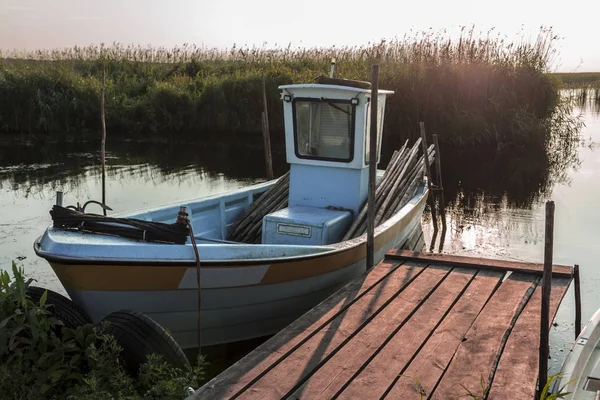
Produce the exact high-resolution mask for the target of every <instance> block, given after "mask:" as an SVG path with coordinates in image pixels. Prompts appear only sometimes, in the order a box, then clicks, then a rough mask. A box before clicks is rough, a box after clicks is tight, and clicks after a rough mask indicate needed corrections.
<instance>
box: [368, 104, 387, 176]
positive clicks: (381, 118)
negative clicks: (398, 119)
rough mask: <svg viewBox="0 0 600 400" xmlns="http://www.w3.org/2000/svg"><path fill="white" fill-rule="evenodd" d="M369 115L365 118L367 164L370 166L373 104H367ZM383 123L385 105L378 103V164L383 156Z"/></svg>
mask: <svg viewBox="0 0 600 400" xmlns="http://www.w3.org/2000/svg"><path fill="white" fill-rule="evenodd" d="M365 108H366V110H367V115H366V118H365V121H366V125H365V164H366V165H369V157H370V155H369V149H370V146H371V139H370V138H371V102H368V103H367V107H365ZM382 122H383V105H382V104H381V103H380V102H378V103H377V162H379V155H380V154H381V151H380V149H381V133H382V131H383V129H382V128H381V125H382Z"/></svg>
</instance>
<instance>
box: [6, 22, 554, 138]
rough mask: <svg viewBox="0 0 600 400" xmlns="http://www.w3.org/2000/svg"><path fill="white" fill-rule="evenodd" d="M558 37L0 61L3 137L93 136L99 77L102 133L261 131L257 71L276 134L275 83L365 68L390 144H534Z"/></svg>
mask: <svg viewBox="0 0 600 400" xmlns="http://www.w3.org/2000/svg"><path fill="white" fill-rule="evenodd" d="M556 39H557V37H556V36H555V35H554V34H553V33H552V31H551V30H548V29H544V28H543V29H541V30H540V32H539V35H538V37H537V39H536V40H535V41H533V42H527V41H523V40H521V41H516V42H509V41H507V40H506V39H504V38H503V37H502V36H501V35H499V34H496V33H494V31H489V32H476V31H475V29H474V28H473V27H471V28H464V29H463V31H462V32H461V35H460V36H459V37H458V38H451V37H450V36H449V35H447V34H446V33H445V32H434V31H426V32H420V33H416V34H414V35H412V36H404V37H402V38H396V39H392V40H389V41H381V42H379V43H370V44H368V45H365V46H346V47H329V48H322V47H313V48H300V47H296V48H293V47H291V46H288V47H275V48H268V47H266V46H264V47H238V46H233V47H232V48H229V49H217V48H207V47H199V46H196V45H193V44H184V45H183V46H180V47H174V48H171V49H167V48H164V47H158V48H155V47H142V46H134V45H128V46H126V45H122V44H119V43H115V44H113V45H110V46H105V45H92V46H88V47H74V48H70V49H53V50H38V51H32V52H1V53H0V131H4V132H25V133H60V132H79V131H85V130H94V131H97V130H98V129H99V122H98V118H97V114H98V111H97V110H98V109H99V103H100V101H99V93H100V76H101V71H102V68H104V67H106V68H107V71H108V75H107V81H106V90H107V106H106V107H107V108H106V122H107V129H108V130H110V131H111V132H120V133H121V134H128V135H132V134H143V133H148V132H172V133H181V134H183V133H195V134H206V133H208V132H217V131H228V132H240V131H255V132H260V124H261V121H260V115H261V111H262V109H261V102H260V101H259V100H260V98H261V74H262V73H264V74H265V77H266V79H267V96H268V103H269V104H270V105H272V106H271V110H269V117H270V120H269V125H270V127H271V128H272V129H273V130H275V131H279V132H281V130H282V128H283V122H282V107H281V106H278V104H279V102H280V100H279V98H280V96H279V90H278V89H277V87H278V85H281V84H287V83H300V82H307V81H309V82H310V81H312V80H313V79H314V78H315V77H316V76H319V75H323V74H327V72H328V67H329V63H330V60H331V58H332V57H335V58H336V61H337V63H336V68H337V69H336V75H337V76H340V77H344V78H352V79H362V80H368V77H369V71H370V65H371V63H372V62H373V61H374V60H379V62H380V64H381V71H382V73H381V77H380V85H381V87H382V88H385V89H391V90H394V91H395V94H394V95H393V96H392V97H390V99H389V101H388V107H387V114H386V120H385V124H386V127H385V129H386V130H387V132H388V134H387V136H386V141H387V143H388V144H394V143H396V142H400V141H401V140H403V139H405V138H410V137H413V138H414V137H417V134H418V132H417V127H418V123H419V122H420V121H424V122H425V123H426V125H427V130H428V133H430V134H433V133H437V134H438V135H439V136H440V139H442V140H443V141H447V142H453V143H459V144H469V145H483V144H487V145H492V146H501V147H502V146H510V145H530V144H535V145H541V146H544V143H545V142H546V140H547V136H548V135H549V131H548V129H547V121H549V120H550V119H551V118H552V115H553V114H554V113H555V112H556V111H557V110H558V105H559V103H560V96H559V94H558V88H559V85H558V83H557V79H555V78H553V77H552V76H549V75H548V74H546V72H547V71H548V69H549V66H550V65H551V64H552V62H553V58H554V56H555V48H554V42H555V41H556Z"/></svg>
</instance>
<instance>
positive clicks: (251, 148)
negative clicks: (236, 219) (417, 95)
mask: <svg viewBox="0 0 600 400" xmlns="http://www.w3.org/2000/svg"><path fill="white" fill-rule="evenodd" d="M581 113H582V118H583V119H584V121H585V127H584V128H583V129H582V137H583V139H584V140H585V142H584V144H583V145H582V146H580V147H579V148H578V149H576V150H575V152H574V154H575V156H576V157H572V156H573V154H571V155H570V156H569V157H568V158H569V160H570V161H569V162H567V163H562V164H560V165H559V166H558V167H557V166H556V165H555V164H556V163H554V162H553V161H552V160H546V159H544V160H541V161H540V160H539V159H533V158H531V157H530V156H529V155H528V154H513V153H509V154H508V155H505V156H503V157H498V156H497V155H493V154H492V155H490V154H485V153H482V154H475V155H473V154H470V155H468V156H465V155H464V154H460V152H459V151H458V150H452V149H445V148H444V145H443V143H442V156H443V164H444V165H443V168H444V172H443V174H444V186H445V189H446V190H445V192H446V196H447V198H446V200H447V202H448V203H449V205H448V212H447V221H448V231H447V233H446V236H445V237H444V238H443V242H440V237H439V235H438V237H436V241H435V242H434V246H433V249H434V251H439V246H440V243H442V244H443V252H446V253H450V254H466V255H473V256H481V257H492V258H503V259H510V260H519V261H536V262H541V260H542V259H543V242H544V215H545V213H544V204H545V201H546V200H547V199H552V200H554V201H555V203H556V215H555V242H554V260H555V262H556V263H561V264H568V265H572V264H575V263H577V264H579V265H580V266H581V277H582V296H583V315H582V318H583V321H587V320H588V319H589V318H590V317H591V316H592V314H593V313H594V312H595V311H596V309H597V308H599V307H600V290H599V288H600V268H599V265H598V262H597V260H598V255H600V207H598V206H597V202H598V199H600V151H598V146H600V114H598V112H597V110H591V109H585V110H581ZM214 142H215V143H216V142H220V141H218V140H215V141H214ZM97 149H98V143H96V142H79V143H64V142H62V143H45V144H43V145H40V144H23V143H20V144H9V143H4V144H0V268H2V269H10V264H11V261H12V260H20V261H19V263H20V264H21V265H23V266H24V268H25V270H26V273H28V274H29V275H30V276H31V277H33V278H36V279H37V280H38V284H40V285H42V286H45V287H48V288H51V289H54V290H57V291H59V292H62V293H65V292H64V289H63V288H62V286H61V284H60V282H59V281H58V280H57V279H56V277H55V275H54V273H53V272H52V270H51V268H50V267H49V266H48V264H47V262H46V261H45V260H41V259H38V258H37V257H36V255H35V253H34V252H33V248H32V246H33V242H34V240H35V239H36V238H37V237H38V236H39V235H41V234H42V233H43V231H44V229H45V228H46V227H47V226H48V225H49V224H50V223H51V219H50V215H49V213H48V211H49V210H50V208H51V207H52V204H53V203H54V201H55V193H56V191H57V190H62V191H64V193H65V195H64V202H65V203H66V204H74V203H76V202H77V201H80V202H85V201H87V200H89V199H96V200H99V199H100V197H101V180H100V174H99V173H100V169H99V167H98V165H99V160H98V151H97ZM262 151H263V150H262V148H261V147H260V146H259V145H257V144H256V143H255V144H252V145H250V144H247V145H240V144H236V145H222V146H215V145H213V144H210V143H209V144H206V143H204V144H203V145H202V146H200V145H198V144H194V143H187V144H167V143H157V142H155V141H154V142H152V141H148V142H144V143H139V142H137V141H136V142H133V141H130V142H127V141H120V142H116V143H113V142H111V141H110V135H109V142H108V144H107V152H108V153H107V157H108V158H107V163H108V177H107V204H108V205H109V206H110V207H112V208H113V210H114V212H121V211H127V210H135V209H138V208H145V207H154V206H159V205H162V204H166V203H171V202H176V201H181V200H185V199H192V198H196V197H200V196H205V195H208V194H212V193H218V192H222V191H226V190H232V189H236V188H239V187H242V186H245V185H249V184H252V183H255V182H260V181H263V180H264V178H263V159H262V157H263V153H262ZM561 151H562V150H561ZM565 151H567V150H565ZM572 153H573V152H572ZM274 157H275V159H274V164H275V172H276V175H279V174H282V173H283V172H285V170H286V168H287V166H286V164H285V159H284V155H283V153H282V152H276V153H275V155H274ZM386 157H388V158H389V154H388V155H384V160H385V159H386ZM571 158H572V160H571ZM90 207H94V206H93V205H91V206H90ZM88 211H91V212H99V211H100V210H99V209H93V208H89V209H88ZM423 230H424V233H425V241H426V242H427V243H426V247H427V248H429V247H430V246H431V242H432V236H433V234H432V227H431V221H430V218H429V215H428V214H425V215H424V217H423ZM573 310H574V301H573V293H572V290H569V292H568V293H567V295H566V297H565V300H564V302H563V305H562V306H561V308H560V310H559V313H558V315H557V317H556V322H557V323H558V325H557V326H555V327H554V328H553V330H552V334H551V335H552V336H551V343H552V361H553V368H554V369H556V368H557V366H558V365H559V363H560V362H562V360H563V358H564V354H565V353H566V351H567V350H568V348H569V346H570V345H571V343H572V341H573V326H574V324H573V322H574V321H573V320H574V312H573Z"/></svg>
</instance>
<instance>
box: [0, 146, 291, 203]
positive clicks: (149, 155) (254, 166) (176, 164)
mask: <svg viewBox="0 0 600 400" xmlns="http://www.w3.org/2000/svg"><path fill="white" fill-rule="evenodd" d="M106 157H107V161H106V162H107V177H108V178H107V179H108V180H115V181H120V182H127V181H143V182H146V183H147V184H151V185H163V184H165V183H167V182H168V183H169V184H170V185H177V184H183V183H186V184H194V183H199V182H200V181H205V180H206V179H216V178H218V177H226V178H227V179H239V180H255V179H260V178H262V177H263V175H264V166H263V164H262V163H261V162H262V157H263V150H262V148H260V147H259V146H257V145H256V144H252V143H250V144H247V145H239V144H235V143H225V144H223V143H221V144H220V145H218V146H206V145H198V144H191V143H185V144H178V143H161V142H158V141H150V140H149V141H145V142H138V141H133V140H129V141H114V142H112V143H110V144H109V146H108V148H107V155H106ZM273 157H274V158H273V162H274V169H275V172H276V173H283V172H284V171H285V170H286V168H287V166H286V164H285V158H284V155H283V154H282V153H281V152H277V151H275V152H274V155H273ZM100 174H101V167H100V160H99V144H98V143H96V142H93V141H81V142H69V141H66V142H51V143H47V144H43V145H39V144H31V143H29V144H23V143H11V144H4V145H0V190H12V191H15V192H18V193H20V194H21V195H23V196H24V197H28V196H30V195H32V194H35V193H40V192H41V191H44V192H46V191H54V190H59V189H60V190H63V191H65V192H69V191H73V190H75V189H76V188H78V187H79V186H81V185H83V184H84V183H86V182H88V181H89V180H90V179H92V180H94V179H100Z"/></svg>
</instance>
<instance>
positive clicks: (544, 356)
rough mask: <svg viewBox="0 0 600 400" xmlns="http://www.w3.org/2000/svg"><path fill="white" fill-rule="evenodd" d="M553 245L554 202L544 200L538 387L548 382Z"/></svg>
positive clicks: (541, 387)
mask: <svg viewBox="0 0 600 400" xmlns="http://www.w3.org/2000/svg"><path fill="white" fill-rule="evenodd" d="M553 247H554V202H553V201H547V202H546V233H545V236H544V272H543V274H542V315H541V324H540V349H539V350H540V355H539V356H540V357H539V388H540V392H543V391H544V388H545V387H546V383H547V382H548V356H549V353H550V343H549V342H550V295H551V289H552V253H553Z"/></svg>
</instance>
